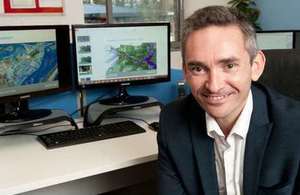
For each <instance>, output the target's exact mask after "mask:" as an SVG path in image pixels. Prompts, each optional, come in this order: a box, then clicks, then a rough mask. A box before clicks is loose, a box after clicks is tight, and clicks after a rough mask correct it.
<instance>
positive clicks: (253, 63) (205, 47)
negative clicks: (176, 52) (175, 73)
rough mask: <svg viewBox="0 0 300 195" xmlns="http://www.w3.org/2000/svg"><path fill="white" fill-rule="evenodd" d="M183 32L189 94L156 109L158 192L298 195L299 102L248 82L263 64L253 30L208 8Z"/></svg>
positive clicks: (237, 17) (232, 14)
mask: <svg viewBox="0 0 300 195" xmlns="http://www.w3.org/2000/svg"><path fill="white" fill-rule="evenodd" d="M183 30H184V32H183V38H182V59H183V70H184V75H185V79H186V81H187V83H188V84H189V85H190V87H191V92H192V94H191V95H189V96H187V97H186V98H184V99H181V100H179V101H176V102H173V103H171V104H169V105H167V106H166V108H165V109H164V110H163V111H162V112H161V118H160V131H159V133H158V146H159V156H158V158H159V194H161V195H179V194H180V195H185V194H186V195H202V194H203V195H204V194H205V195H218V194H219V195H256V194H257V195H264V194H266V195H267V194H272V195H277V194H278V195H279V194H280V195H293V194H300V173H299V165H300V150H299V149H298V148H299V146H298V142H299V140H300V120H299V119H300V104H299V102H296V101H294V100H291V99H289V98H287V97H284V96H282V95H280V94H278V93H276V92H274V91H272V90H271V89H269V88H267V87H265V86H262V85H259V84H253V82H254V81H257V80H258V79H259V77H260V75H261V74H262V72H263V70H264V65H265V56H264V54H263V53H262V51H260V50H258V49H257V46H256V36H255V29H254V28H253V27H252V25H251V24H250V23H249V22H248V21H247V19H246V18H245V17H244V16H243V15H242V14H241V13H239V12H238V11H237V10H235V9H232V8H226V7H222V6H210V7H206V8H203V9H200V10H198V11H196V12H195V13H194V14H193V15H192V16H190V17H189V18H188V19H186V21H185V25H184V28H183Z"/></svg>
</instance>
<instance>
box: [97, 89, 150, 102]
mask: <svg viewBox="0 0 300 195" xmlns="http://www.w3.org/2000/svg"><path fill="white" fill-rule="evenodd" d="M148 100H149V97H148V96H131V95H129V94H128V92H127V89H126V86H119V90H118V94H117V95H116V96H114V97H112V98H107V99H102V100H99V103H100V104H103V105H132V104H139V103H143V102H147V101H148Z"/></svg>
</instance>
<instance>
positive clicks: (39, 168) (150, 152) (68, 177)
mask: <svg viewBox="0 0 300 195" xmlns="http://www.w3.org/2000/svg"><path fill="white" fill-rule="evenodd" d="M135 112H138V113H139V114H138V115H139V117H141V113H142V115H143V118H144V119H145V120H146V121H148V122H151V121H157V120H158V115H159V114H158V113H159V109H158V108H148V109H143V111H135ZM133 115H134V114H133ZM135 122H136V123H137V124H138V125H140V126H142V127H144V128H145V129H146V130H147V131H146V133H141V134H136V135H131V136H125V137H119V138H113V139H107V140H101V141H96V142H90V143H86V144H79V145H73V146H69V147H62V148H57V149H53V150H47V149H46V148H45V147H44V146H43V145H42V144H41V143H39V142H38V141H37V140H36V137H35V136H30V135H13V136H4V137H0V162H1V167H0V173H1V177H0V194H2V195H12V194H18V193H22V192H27V191H31V190H35V189H39V188H44V187H48V186H52V185H55V184H60V183H64V182H69V181H73V180H77V179H81V178H85V177H89V176H93V175H98V174H103V173H107V172H110V171H114V170H118V169H121V168H126V167H130V166H133V165H138V164H142V163H145V162H149V161H153V160H156V159H157V144H156V132H154V131H152V130H149V129H148V127H147V125H146V124H145V123H144V122H142V121H138V120H136V121H135Z"/></svg>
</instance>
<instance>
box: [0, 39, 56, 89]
mask: <svg viewBox="0 0 300 195" xmlns="http://www.w3.org/2000/svg"><path fill="white" fill-rule="evenodd" d="M57 77H58V73H57V54H56V43H55V42H54V41H47V42H34V43H13V44H0V88H5V87H14V86H21V85H30V84H36V83H40V82H48V81H54V80H57Z"/></svg>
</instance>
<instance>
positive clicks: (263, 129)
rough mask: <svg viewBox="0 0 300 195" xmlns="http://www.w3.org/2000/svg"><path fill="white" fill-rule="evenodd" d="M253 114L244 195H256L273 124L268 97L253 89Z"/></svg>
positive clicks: (245, 162) (245, 166)
mask: <svg viewBox="0 0 300 195" xmlns="http://www.w3.org/2000/svg"><path fill="white" fill-rule="evenodd" d="M252 94H253V112H252V117H251V122H250V127H249V131H248V135H247V140H246V148H245V157H244V182H243V186H244V195H254V194H256V191H257V187H258V182H259V175H260V171H261V166H262V160H263V157H264V152H265V149H266V145H267V143H268V139H269V136H270V132H271V129H272V126H273V124H272V123H270V121H269V116H268V108H267V102H266V97H265V95H264V94H262V93H261V91H258V90H257V89H256V88H252Z"/></svg>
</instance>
